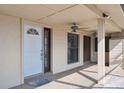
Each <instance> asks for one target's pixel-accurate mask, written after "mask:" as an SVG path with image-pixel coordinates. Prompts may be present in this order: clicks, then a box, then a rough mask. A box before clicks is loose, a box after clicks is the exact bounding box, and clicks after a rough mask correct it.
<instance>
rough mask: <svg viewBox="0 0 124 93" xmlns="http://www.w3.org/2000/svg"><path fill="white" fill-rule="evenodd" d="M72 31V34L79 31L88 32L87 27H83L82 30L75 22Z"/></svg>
mask: <svg viewBox="0 0 124 93" xmlns="http://www.w3.org/2000/svg"><path fill="white" fill-rule="evenodd" d="M70 29H71V31H72V32H77V31H79V30H88V28H87V27H81V28H80V27H79V26H78V25H77V24H76V23H75V22H73V23H72V24H71V27H70Z"/></svg>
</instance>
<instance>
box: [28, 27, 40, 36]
mask: <svg viewBox="0 0 124 93" xmlns="http://www.w3.org/2000/svg"><path fill="white" fill-rule="evenodd" d="M27 34H30V35H39V33H38V32H37V30H36V29H34V28H30V29H29V30H28V31H27Z"/></svg>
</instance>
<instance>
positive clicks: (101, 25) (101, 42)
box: [98, 18, 105, 84]
mask: <svg viewBox="0 0 124 93" xmlns="http://www.w3.org/2000/svg"><path fill="white" fill-rule="evenodd" d="M104 76H105V19H104V18H100V19H98V83H99V84H104Z"/></svg>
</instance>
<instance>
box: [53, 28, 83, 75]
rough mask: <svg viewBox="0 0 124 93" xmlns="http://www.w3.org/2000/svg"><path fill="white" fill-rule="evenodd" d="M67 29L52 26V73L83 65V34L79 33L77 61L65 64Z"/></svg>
mask: <svg viewBox="0 0 124 93" xmlns="http://www.w3.org/2000/svg"><path fill="white" fill-rule="evenodd" d="M67 33H68V32H67V31H64V30H62V29H61V30H60V29H55V28H53V34H52V35H53V45H52V47H53V59H52V62H53V66H52V67H53V73H59V72H62V71H66V70H69V69H72V68H74V67H78V66H82V65H83V35H81V34H79V47H80V48H79V55H80V56H79V62H77V63H73V64H67Z"/></svg>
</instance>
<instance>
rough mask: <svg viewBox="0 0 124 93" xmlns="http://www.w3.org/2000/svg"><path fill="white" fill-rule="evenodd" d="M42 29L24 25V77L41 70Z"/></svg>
mask: <svg viewBox="0 0 124 93" xmlns="http://www.w3.org/2000/svg"><path fill="white" fill-rule="evenodd" d="M42 39H43V31H42V29H41V28H40V27H35V26H30V25H24V77H27V76H30V75H34V74H38V73H42V72H43V58H42V56H43V54H42V51H43V44H42V41H43V40H42Z"/></svg>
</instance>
